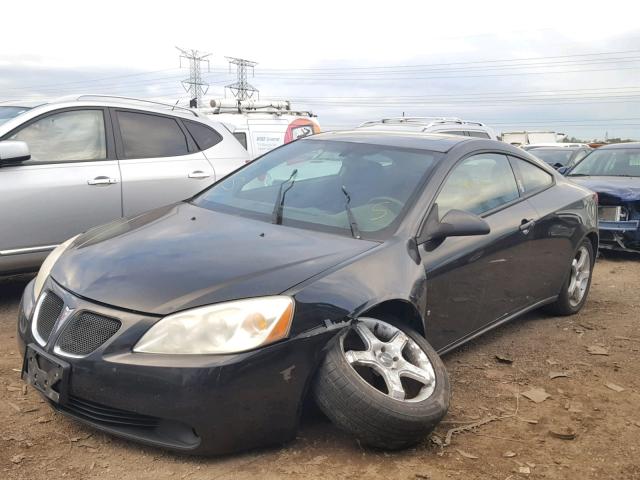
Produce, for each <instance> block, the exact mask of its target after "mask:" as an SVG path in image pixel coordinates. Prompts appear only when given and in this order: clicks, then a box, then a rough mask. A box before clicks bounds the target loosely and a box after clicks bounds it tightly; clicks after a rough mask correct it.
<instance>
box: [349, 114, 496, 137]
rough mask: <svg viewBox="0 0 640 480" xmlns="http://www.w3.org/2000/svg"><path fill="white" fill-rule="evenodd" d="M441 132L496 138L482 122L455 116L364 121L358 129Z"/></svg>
mask: <svg viewBox="0 0 640 480" xmlns="http://www.w3.org/2000/svg"><path fill="white" fill-rule="evenodd" d="M363 128H364V129H369V130H380V131H403V132H416V133H442V134H448V135H461V136H463V137H475V138H489V139H491V140H497V139H498V138H497V137H496V134H495V133H494V131H493V130H492V129H491V128H489V127H487V126H486V125H485V124H484V123H480V122H470V121H467V120H461V119H459V118H456V117H394V118H383V119H382V120H373V121H371V122H365V123H363V124H362V125H360V126H359V127H358V129H363Z"/></svg>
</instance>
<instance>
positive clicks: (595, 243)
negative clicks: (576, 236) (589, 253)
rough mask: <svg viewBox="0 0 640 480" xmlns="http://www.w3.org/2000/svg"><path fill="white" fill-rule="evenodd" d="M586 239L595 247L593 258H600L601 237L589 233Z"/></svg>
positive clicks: (594, 233)
mask: <svg viewBox="0 0 640 480" xmlns="http://www.w3.org/2000/svg"><path fill="white" fill-rule="evenodd" d="M585 238H586V239H588V240H589V241H590V242H591V246H592V247H593V256H594V259H595V257H597V256H598V243H599V239H600V237H599V236H598V233H597V232H589V233H587V234H586V235H585Z"/></svg>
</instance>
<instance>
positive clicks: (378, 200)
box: [367, 197, 404, 222]
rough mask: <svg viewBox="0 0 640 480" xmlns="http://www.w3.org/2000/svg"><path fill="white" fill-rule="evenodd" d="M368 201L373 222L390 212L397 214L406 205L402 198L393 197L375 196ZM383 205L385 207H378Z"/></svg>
mask: <svg viewBox="0 0 640 480" xmlns="http://www.w3.org/2000/svg"><path fill="white" fill-rule="evenodd" d="M367 203H368V204H369V208H370V209H371V221H373V222H375V221H377V220H382V219H383V218H384V217H385V216H387V214H388V212H392V213H393V214H394V216H397V215H398V214H399V213H400V211H401V210H402V208H403V207H404V204H403V203H402V202H401V201H400V200H397V199H395V198H392V197H373V198H372V199H370V200H369V201H368V202H367ZM382 205H384V208H382V209H381V208H377V207H379V206H382Z"/></svg>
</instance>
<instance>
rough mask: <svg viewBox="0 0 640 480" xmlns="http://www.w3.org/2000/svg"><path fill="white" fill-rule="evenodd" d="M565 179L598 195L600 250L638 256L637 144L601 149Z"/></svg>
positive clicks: (639, 148) (639, 194)
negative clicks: (635, 253)
mask: <svg viewBox="0 0 640 480" xmlns="http://www.w3.org/2000/svg"><path fill="white" fill-rule="evenodd" d="M567 177H568V178H569V179H570V180H572V181H574V182H575V183H578V184H580V185H582V186H584V187H587V188H589V189H591V190H593V191H594V192H596V193H597V194H598V203H599V206H598V217H599V229H600V248H607V249H613V250H623V251H633V252H640V142H636V143H618V144H614V145H606V146H604V147H600V148H598V149H597V150H595V151H594V152H592V153H591V154H589V155H587V156H586V157H585V158H584V159H583V160H582V161H581V162H580V163H578V164H577V165H576V166H575V167H574V168H573V169H571V170H570V171H569V172H568V173H567Z"/></svg>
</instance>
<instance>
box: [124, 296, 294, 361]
mask: <svg viewBox="0 0 640 480" xmlns="http://www.w3.org/2000/svg"><path fill="white" fill-rule="evenodd" d="M292 318H293V300H292V299H291V298H290V297H285V296H276V297H262V298H251V299H247V300H237V301H233V302H226V303H220V304H217V305H210V306H207V307H199V308H194V309H192V310H185V311H184V312H179V313H175V314H173V315H169V316H168V317H165V318H163V319H162V320H160V321H159V322H158V323H156V324H155V325H154V326H153V327H151V328H150V329H149V331H148V332H147V333H145V334H144V335H143V337H142V338H141V339H140V341H139V342H138V343H137V345H136V346H135V347H134V349H133V351H134V352H144V353H174V354H211V353H235V352H243V351H246V350H251V349H253V348H257V347H260V346H263V345H267V344H269V343H273V342H275V341H277V340H280V339H283V338H285V337H286V336H287V335H288V334H289V327H290V326H291V319H292Z"/></svg>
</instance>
